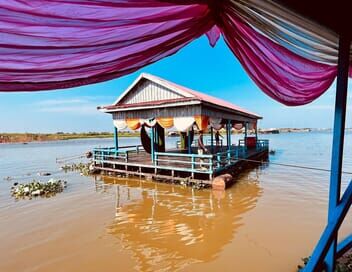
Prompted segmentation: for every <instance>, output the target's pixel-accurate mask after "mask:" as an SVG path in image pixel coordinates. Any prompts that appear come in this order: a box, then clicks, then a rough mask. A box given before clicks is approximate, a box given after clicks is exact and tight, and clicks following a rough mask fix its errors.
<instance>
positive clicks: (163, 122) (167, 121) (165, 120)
mask: <svg viewBox="0 0 352 272" xmlns="http://www.w3.org/2000/svg"><path fill="white" fill-rule="evenodd" d="M156 120H157V122H158V123H159V125H160V126H162V127H163V128H165V129H168V128H172V127H173V126H174V118H173V117H161V118H157V119H156Z"/></svg>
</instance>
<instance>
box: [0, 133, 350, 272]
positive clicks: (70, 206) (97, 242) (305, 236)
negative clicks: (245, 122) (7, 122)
mask: <svg viewBox="0 0 352 272" xmlns="http://www.w3.org/2000/svg"><path fill="white" fill-rule="evenodd" d="M261 138H269V140H270V145H271V148H273V149H275V150H276V154H275V155H273V156H270V161H271V162H281V163H291V164H301V165H307V166H313V167H321V168H329V159H330V143H331V134H329V133H292V134H281V135H269V136H266V135H265V137H263V136H262V137H261ZM175 140H176V139H175V138H169V139H168V144H169V146H173V145H174V144H175ZM121 141H122V144H126V145H128V144H131V143H138V139H130V138H128V139H127V138H126V139H122V140H121ZM111 144H112V141H111V140H94V139H93V140H92V139H90V140H72V141H59V142H50V143H49V142H48V143H30V144H28V145H22V144H11V145H0V241H1V243H0V271H4V272H5V271H6V272H11V271H65V272H67V271H104V272H107V271H278V272H282V271H292V272H293V271H296V267H297V264H299V263H300V259H301V258H302V257H305V256H307V255H309V254H310V252H311V250H312V249H313V247H314V245H315V243H316V242H317V240H318V239H319V236H320V233H321V231H322V229H323V228H324V225H325V222H326V215H327V214H326V211H327V196H328V184H329V176H328V173H326V172H318V171H312V170H303V169H297V168H288V167H282V166H277V165H274V164H269V165H267V166H261V167H259V168H256V169H253V170H250V171H247V172H245V173H243V174H242V175H241V176H240V177H239V178H238V181H237V183H236V184H235V185H234V186H232V187H231V188H230V189H228V190H227V191H226V192H224V193H216V192H213V191H211V190H200V191H199V190H193V189H192V188H186V187H181V186H178V185H170V184H161V183H154V182H151V181H145V180H143V179H119V178H112V177H101V176H97V177H82V176H80V175H79V174H78V173H72V172H69V173H64V172H62V171H60V170H59V166H60V165H59V164H57V163H56V162H55V158H56V157H62V156H69V155H76V154H80V153H83V152H85V151H87V150H89V149H91V148H92V147H96V146H109V145H111ZM346 145H347V146H346V150H347V153H346V155H345V164H344V170H345V171H350V172H352V152H351V150H352V149H351V147H352V135H351V134H348V135H347V137H346ZM41 171H45V172H51V173H53V175H52V177H54V178H62V179H65V180H67V181H68V187H67V189H66V190H65V191H64V192H63V193H61V194H58V195H56V196H55V197H52V198H49V199H42V198H38V199H32V200H19V201H16V200H14V199H13V198H12V197H11V196H10V188H11V186H12V184H13V183H14V182H25V181H31V180H32V179H33V178H36V179H40V180H47V179H48V178H47V177H38V176H37V175H36V173H37V172H41ZM7 176H12V177H14V179H13V180H11V181H7V180H4V177H7ZM350 179H351V175H344V176H343V189H344V188H345V187H346V185H347V182H348V181H349V180H350ZM351 219H352V216H351V212H350V213H349V214H348V216H347V218H346V220H345V223H344V225H343V226H342V229H341V231H340V238H343V237H345V236H346V235H347V234H349V233H351V232H352V220H351Z"/></svg>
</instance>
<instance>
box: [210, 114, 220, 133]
mask: <svg viewBox="0 0 352 272" xmlns="http://www.w3.org/2000/svg"><path fill="white" fill-rule="evenodd" d="M221 121H222V118H214V117H210V118H209V123H210V126H211V127H213V128H214V129H215V130H220V129H221V128H222V124H221Z"/></svg>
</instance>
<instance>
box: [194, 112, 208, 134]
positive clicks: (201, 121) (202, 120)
mask: <svg viewBox="0 0 352 272" xmlns="http://www.w3.org/2000/svg"><path fill="white" fill-rule="evenodd" d="M194 119H195V120H196V124H197V127H198V129H199V130H202V131H207V129H208V123H209V117H208V116H204V115H196V116H194Z"/></svg>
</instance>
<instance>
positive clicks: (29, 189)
mask: <svg viewBox="0 0 352 272" xmlns="http://www.w3.org/2000/svg"><path fill="white" fill-rule="evenodd" d="M66 186H67V181H64V180H56V179H49V180H48V181H47V182H42V181H37V180H33V181H32V182H30V183H24V184H18V183H17V182H16V183H14V186H13V187H12V188H11V195H12V196H13V197H15V198H17V199H18V198H26V197H28V198H32V197H37V196H45V197H50V196H53V195H56V194H57V193H61V192H62V191H63V190H64V189H65V188H66Z"/></svg>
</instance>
